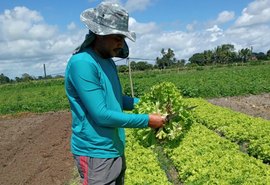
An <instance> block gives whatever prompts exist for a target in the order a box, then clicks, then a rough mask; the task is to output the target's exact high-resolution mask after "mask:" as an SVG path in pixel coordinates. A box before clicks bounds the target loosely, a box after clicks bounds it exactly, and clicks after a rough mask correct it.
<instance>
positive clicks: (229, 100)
mask: <svg viewBox="0 0 270 185" xmlns="http://www.w3.org/2000/svg"><path fill="white" fill-rule="evenodd" d="M209 102H211V103H213V104H215V105H219V106H223V107H228V108H230V109H232V110H235V111H238V112H243V113H245V114H248V115H252V116H255V117H262V118H264V119H268V120H270V93H267V94H261V95H250V96H237V97H226V98H217V99H211V100H209Z"/></svg>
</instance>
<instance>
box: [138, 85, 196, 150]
mask: <svg viewBox="0 0 270 185" xmlns="http://www.w3.org/2000/svg"><path fill="white" fill-rule="evenodd" d="M134 112H135V113H147V114H149V113H156V114H160V115H164V116H167V118H169V119H168V120H167V123H166V124H165V126H164V127H163V128H160V129H151V128H146V129H140V130H138V131H137V132H138V134H139V135H140V136H142V139H143V141H144V142H145V143H146V144H147V146H151V145H153V144H155V143H156V141H160V142H161V141H166V140H173V139H175V138H177V137H179V136H180V135H181V134H183V133H184V131H185V130H187V128H189V126H190V125H191V124H192V120H193V118H192V115H191V113H190V110H189V108H188V107H187V105H185V104H184V103H183V98H182V95H181V93H180V91H179V90H178V89H177V88H176V86H175V85H174V84H173V83H171V82H162V83H160V84H158V85H155V86H153V87H152V88H151V89H150V92H149V93H146V94H145V95H144V96H142V97H141V99H140V102H139V103H138V104H137V105H136V106H135V110H134ZM156 139H157V140H156Z"/></svg>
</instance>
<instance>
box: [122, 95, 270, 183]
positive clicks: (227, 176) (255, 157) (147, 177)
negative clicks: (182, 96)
mask: <svg viewBox="0 0 270 185" xmlns="http://www.w3.org/2000/svg"><path fill="white" fill-rule="evenodd" d="M185 101H186V103H187V104H189V105H198V107H197V108H196V109H195V110H194V116H195V120H196V121H195V123H193V125H192V126H191V127H190V129H189V130H187V132H186V133H185V134H184V135H183V137H181V138H179V139H177V140H173V141H170V142H168V143H166V144H163V145H162V146H163V149H164V152H165V153H166V155H167V156H168V157H169V158H170V160H171V161H172V162H173V165H174V166H175V167H176V169H177V171H178V178H179V179H180V181H181V182H182V183H183V184H211V185H212V184H246V185H249V184H260V185H264V184H265V185H267V184H270V167H269V157H270V139H269V137H270V121H267V120H263V119H259V118H255V117H251V116H247V115H245V114H241V113H237V112H234V111H231V110H229V109H226V108H221V107H218V106H215V105H212V104H210V103H208V102H207V101H206V100H202V99H186V100H185ZM134 135H136V134H135V131H134V129H133V130H129V129H127V151H126V156H127V163H128V164H127V165H128V168H127V177H126V183H127V184H170V182H169V180H168V178H167V177H166V173H165V172H164V171H163V170H162V165H161V164H160V163H159V161H158V158H157V154H156V153H155V152H153V150H152V149H151V148H145V147H143V146H141V145H140V144H139V143H140V141H139V140H138V138H136V137H134ZM243 143H245V146H243V145H242V144H243ZM243 148H245V149H243Z"/></svg>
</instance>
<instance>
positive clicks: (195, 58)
mask: <svg viewBox="0 0 270 185" xmlns="http://www.w3.org/2000/svg"><path fill="white" fill-rule="evenodd" d="M188 60H189V62H190V64H196V65H199V66H203V65H205V58H204V54H203V53H195V54H194V55H192V57H190V58H189V59H188Z"/></svg>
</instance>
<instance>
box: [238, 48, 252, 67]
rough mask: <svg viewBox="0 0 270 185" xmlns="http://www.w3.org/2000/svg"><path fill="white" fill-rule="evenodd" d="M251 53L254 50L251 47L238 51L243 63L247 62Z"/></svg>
mask: <svg viewBox="0 0 270 185" xmlns="http://www.w3.org/2000/svg"><path fill="white" fill-rule="evenodd" d="M251 55H252V52H251V49H249V48H245V49H241V50H239V51H238V56H239V58H240V60H241V61H242V62H243V63H245V62H247V61H248V60H249V59H250V57H251Z"/></svg>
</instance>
